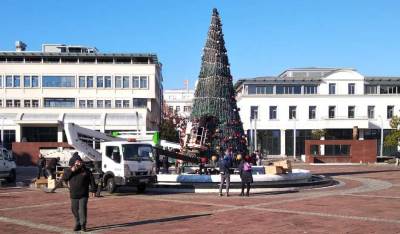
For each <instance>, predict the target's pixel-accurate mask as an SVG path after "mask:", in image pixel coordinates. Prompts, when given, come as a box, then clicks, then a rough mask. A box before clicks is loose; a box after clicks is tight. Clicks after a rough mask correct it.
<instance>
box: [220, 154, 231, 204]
mask: <svg viewBox="0 0 400 234" xmlns="http://www.w3.org/2000/svg"><path fill="white" fill-rule="evenodd" d="M232 161H233V158H232V153H231V151H230V149H226V150H225V155H224V156H223V157H222V158H221V160H220V161H219V173H220V174H221V183H220V184H219V195H220V196H222V186H223V185H224V183H225V189H226V196H229V186H230V183H231V172H230V169H231V167H232Z"/></svg>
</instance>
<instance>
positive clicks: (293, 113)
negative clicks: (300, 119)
mask: <svg viewBox="0 0 400 234" xmlns="http://www.w3.org/2000/svg"><path fill="white" fill-rule="evenodd" d="M289 119H296V106H289Z"/></svg>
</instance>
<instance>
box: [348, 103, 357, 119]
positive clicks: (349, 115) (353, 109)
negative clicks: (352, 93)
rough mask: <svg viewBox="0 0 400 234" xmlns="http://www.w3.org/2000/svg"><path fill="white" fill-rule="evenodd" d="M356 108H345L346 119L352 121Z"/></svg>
mask: <svg viewBox="0 0 400 234" xmlns="http://www.w3.org/2000/svg"><path fill="white" fill-rule="evenodd" d="M355 109H356V107H355V106H348V107H347V117H348V118H349V119H354V112H355Z"/></svg>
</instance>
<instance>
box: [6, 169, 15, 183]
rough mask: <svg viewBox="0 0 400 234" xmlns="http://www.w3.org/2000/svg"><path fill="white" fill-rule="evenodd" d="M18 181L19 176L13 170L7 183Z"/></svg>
mask: <svg viewBox="0 0 400 234" xmlns="http://www.w3.org/2000/svg"><path fill="white" fill-rule="evenodd" d="M16 179H17V174H16V173H15V170H11V171H10V175H9V176H8V177H7V182H8V183H14V182H15V181H16Z"/></svg>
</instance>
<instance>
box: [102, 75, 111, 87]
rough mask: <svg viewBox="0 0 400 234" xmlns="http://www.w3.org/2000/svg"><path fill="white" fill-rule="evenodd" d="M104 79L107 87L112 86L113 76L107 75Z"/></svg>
mask: <svg viewBox="0 0 400 234" xmlns="http://www.w3.org/2000/svg"><path fill="white" fill-rule="evenodd" d="M104 80H105V83H104V86H105V88H111V76H105V77H104Z"/></svg>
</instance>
